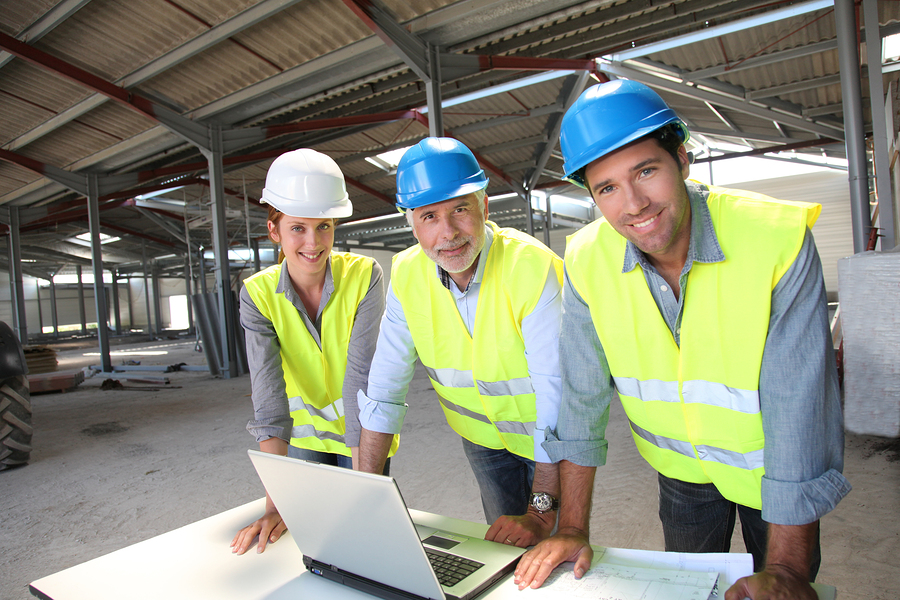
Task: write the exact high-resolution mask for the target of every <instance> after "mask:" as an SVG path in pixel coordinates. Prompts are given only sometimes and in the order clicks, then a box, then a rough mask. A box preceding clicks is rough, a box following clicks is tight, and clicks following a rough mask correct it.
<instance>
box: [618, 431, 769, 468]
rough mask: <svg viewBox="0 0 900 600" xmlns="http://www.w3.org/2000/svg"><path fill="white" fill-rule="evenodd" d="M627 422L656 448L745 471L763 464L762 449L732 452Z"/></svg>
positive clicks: (760, 466) (636, 432) (637, 433)
mask: <svg viewBox="0 0 900 600" xmlns="http://www.w3.org/2000/svg"><path fill="white" fill-rule="evenodd" d="M629 423H630V424H631V430H632V431H633V432H634V433H635V435H638V436H640V437H641V438H642V439H644V440H646V441H648V442H650V443H651V444H653V445H654V446H656V447H657V448H663V449H664V450H671V451H673V452H677V453H678V454H682V455H684V456H687V457H689V458H699V459H700V460H708V461H711V462H717V463H721V464H723V465H727V466H729V467H735V468H737V469H744V470H747V471H752V470H753V469H759V468H762V466H763V453H764V450H754V451H752V452H747V453H746V454H741V453H739V452H732V451H731V450H726V449H724V448H716V447H714V446H692V445H691V443H690V442H683V441H681V440H673V439H672V438H667V437H663V436H661V435H654V434H652V433H650V432H649V431H647V430H646V429H644V428H643V427H639V426H638V425H635V424H634V422H633V421H629ZM695 449H696V451H697V452H696V454H695V453H694V450H695Z"/></svg>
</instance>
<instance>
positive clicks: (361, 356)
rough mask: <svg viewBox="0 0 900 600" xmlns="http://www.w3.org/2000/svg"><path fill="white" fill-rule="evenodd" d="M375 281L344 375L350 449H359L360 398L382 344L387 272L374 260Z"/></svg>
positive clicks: (363, 304) (352, 334)
mask: <svg viewBox="0 0 900 600" xmlns="http://www.w3.org/2000/svg"><path fill="white" fill-rule="evenodd" d="M373 263H374V264H373V265H372V281H371V283H370V284H369V291H368V292H366V295H365V297H364V298H363V300H362V302H360V303H359V307H357V309H356V319H355V320H354V322H353V330H352V331H351V332H350V347H349V348H348V350H347V370H346V372H345V373H344V386H343V390H342V393H343V397H344V420H345V425H346V431H345V433H344V443H345V444H346V445H347V446H348V447H354V446H359V435H360V431H361V427H360V424H359V402H358V401H357V398H356V395H357V392H358V391H359V390H363V393H365V389H366V382H367V381H368V379H369V369H370V367H371V366H372V356H374V355H375V343H376V342H377V341H378V330H379V326H380V324H381V315H382V314H384V273H383V272H382V269H381V265H379V264H378V263H377V262H375V261H374V260H373Z"/></svg>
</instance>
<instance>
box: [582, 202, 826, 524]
mask: <svg viewBox="0 0 900 600" xmlns="http://www.w3.org/2000/svg"><path fill="white" fill-rule="evenodd" d="M707 205H708V206H709V210H710V214H711V216H712V222H713V226H714V227H715V231H716V234H717V237H718V241H719V245H720V246H721V247H722V251H723V253H724V255H725V260H724V261H722V262H718V263H699V262H694V263H693V266H692V267H691V270H690V272H689V274H688V280H687V284H686V286H685V288H684V289H683V290H682V291H681V293H682V294H684V296H685V299H684V312H683V315H682V321H681V346H680V347H679V346H678V345H677V344H676V343H675V339H674V338H673V336H672V333H671V331H670V330H669V328H668V327H667V325H666V322H665V321H664V319H663V317H662V315H661V314H660V312H659V308H658V307H657V305H656V303H655V301H654V300H653V296H652V295H651V293H650V290H649V289H648V288H647V283H646V280H645V279H644V274H643V271H642V270H641V269H640V268H635V269H632V270H631V271H630V272H628V273H622V272H621V267H620V266H619V265H621V264H622V257H623V256H624V253H625V244H626V241H625V238H623V237H622V236H621V235H619V234H618V233H617V232H616V231H615V230H614V229H613V228H612V226H611V225H609V223H607V222H606V220H605V219H601V220H599V221H596V222H594V223H592V224H590V225H588V226H587V227H585V228H584V229H582V230H581V231H579V232H578V233H576V234H574V235H572V236H570V238H569V240H568V245H567V249H566V259H565V262H566V272H567V273H568V275H569V279H570V281H571V282H572V285H573V286H574V287H575V290H576V291H577V292H578V293H579V294H580V295H581V297H582V298H583V299H584V300H585V301H586V302H587V304H588V306H589V307H590V311H591V318H592V320H593V323H594V327H595V329H596V330H597V335H598V337H599V339H600V342H601V343H602V344H603V349H604V352H605V353H606V357H607V360H608V362H609V367H610V372H611V373H612V377H613V380H614V382H615V385H616V389H617V391H618V393H619V397H620V398H621V400H622V405H623V407H624V408H625V412H626V413H627V415H628V419H629V421H630V422H631V430H632V437H633V438H634V441H635V444H636V445H637V447H638V450H640V452H641V455H642V456H643V457H644V458H645V459H646V460H647V462H649V463H650V465H651V466H652V467H653V468H655V469H656V470H657V471H659V472H660V473H662V474H663V475H665V476H667V477H671V478H674V479H679V480H682V481H687V482H691V483H710V482H712V483H714V484H715V485H716V487H717V488H718V489H719V491H720V493H721V494H722V495H723V496H724V497H725V498H727V499H729V500H731V501H733V502H736V503H738V504H742V505H744V506H749V507H752V508H757V509H759V508H761V507H762V500H761V496H760V486H761V483H760V482H761V479H762V476H763V474H764V468H763V448H764V442H765V440H764V434H763V428H762V416H761V415H760V408H759V371H760V365H761V364H762V355H763V349H764V347H765V343H766V336H767V334H768V327H769V313H770V308H771V301H772V290H773V289H774V288H775V285H776V284H777V283H778V281H779V280H780V279H781V277H782V276H783V275H784V274H785V273H786V272H787V270H788V269H789V268H790V266H791V264H793V262H794V260H795V259H796V257H797V254H798V252H799V251H800V247H801V245H802V244H803V238H804V235H805V232H806V228H807V227H810V228H811V227H812V226H813V224H814V223H815V221H816V219H817V218H818V215H819V212H820V211H821V206H820V205H818V204H807V203H789V202H782V201H778V200H774V199H772V198H768V197H766V196H762V195H758V194H752V193H749V192H741V195H739V196H738V195H733V194H731V193H729V190H725V189H721V188H711V189H710V193H709V196H708V198H707ZM694 217H695V218H697V217H696V215H694Z"/></svg>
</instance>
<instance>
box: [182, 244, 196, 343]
mask: <svg viewBox="0 0 900 600" xmlns="http://www.w3.org/2000/svg"><path fill="white" fill-rule="evenodd" d="M184 297H185V298H186V299H187V317H188V333H191V332H192V331H194V307H193V303H192V302H191V254H190V251H188V252H187V253H185V255H184Z"/></svg>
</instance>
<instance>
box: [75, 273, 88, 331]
mask: <svg viewBox="0 0 900 600" xmlns="http://www.w3.org/2000/svg"><path fill="white" fill-rule="evenodd" d="M75 274H76V276H77V277H78V315H79V316H80V317H81V333H82V334H85V333H87V318H86V317H85V314H84V283H83V282H82V281H81V265H75Z"/></svg>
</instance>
